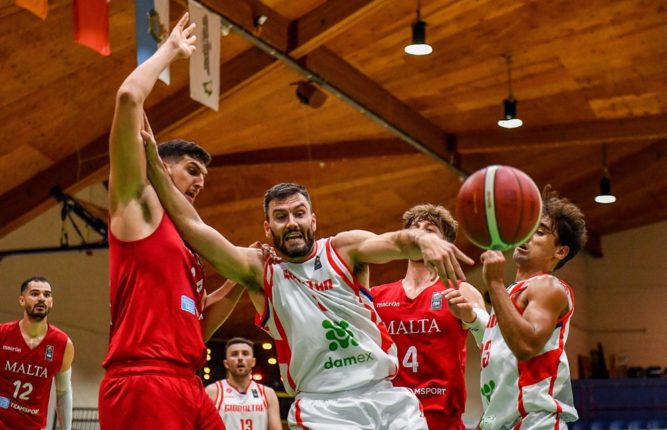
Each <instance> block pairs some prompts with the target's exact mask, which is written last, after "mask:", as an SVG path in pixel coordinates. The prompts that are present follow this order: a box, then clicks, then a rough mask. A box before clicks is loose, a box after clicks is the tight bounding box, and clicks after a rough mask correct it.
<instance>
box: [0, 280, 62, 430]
mask: <svg viewBox="0 0 667 430" xmlns="http://www.w3.org/2000/svg"><path fill="white" fill-rule="evenodd" d="M19 304H20V305H21V307H22V308H23V318H22V319H21V320H19V321H12V322H8V323H4V324H0V345H2V349H0V430H41V429H43V428H45V427H46V416H47V413H48V406H49V395H50V393H51V383H52V381H53V379H54V377H55V380H56V394H57V397H56V411H57V413H58V421H59V423H60V428H61V429H63V430H70V429H71V428H72V383H71V373H72V372H71V370H72V369H71V367H72V360H73V359H74V345H73V344H72V341H71V340H70V338H69V337H67V335H66V334H65V333H63V332H62V331H61V330H59V329H57V328H56V327H54V326H53V325H51V324H49V323H48V322H47V315H48V314H49V312H50V311H51V308H52V307H53V297H52V295H51V285H50V284H49V281H48V280H47V279H46V278H43V277H41V276H34V277H32V278H29V279H27V280H25V281H24V282H23V283H22V284H21V295H20V296H19Z"/></svg>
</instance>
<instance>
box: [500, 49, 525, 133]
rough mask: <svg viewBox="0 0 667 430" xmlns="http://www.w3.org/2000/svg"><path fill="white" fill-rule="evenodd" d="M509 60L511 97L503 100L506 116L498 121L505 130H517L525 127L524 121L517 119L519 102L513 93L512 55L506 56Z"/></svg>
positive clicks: (508, 70) (508, 71) (508, 75)
mask: <svg viewBox="0 0 667 430" xmlns="http://www.w3.org/2000/svg"><path fill="white" fill-rule="evenodd" d="M505 60H507V88H508V90H509V96H508V97H507V98H506V99H505V100H503V107H504V111H505V115H504V116H503V119H500V120H498V125H499V126H500V127H503V128H517V127H521V126H522V125H523V121H521V120H520V119H519V118H517V117H516V104H517V101H516V99H515V98H514V94H513V93H512V54H506V55H505Z"/></svg>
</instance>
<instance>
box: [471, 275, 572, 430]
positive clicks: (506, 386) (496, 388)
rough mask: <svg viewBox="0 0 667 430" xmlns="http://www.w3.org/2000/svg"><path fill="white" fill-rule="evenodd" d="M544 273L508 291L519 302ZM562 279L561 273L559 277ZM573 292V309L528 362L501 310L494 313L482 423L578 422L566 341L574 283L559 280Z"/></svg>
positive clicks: (541, 425)
mask: <svg viewBox="0 0 667 430" xmlns="http://www.w3.org/2000/svg"><path fill="white" fill-rule="evenodd" d="M545 276H549V277H552V276H551V275H544V274H540V275H537V276H533V277H531V278H528V279H526V280H524V281H521V282H518V283H515V284H512V285H510V286H509V287H508V289H507V292H508V294H509V296H510V298H511V299H512V302H513V303H514V304H515V306H516V297H517V296H518V295H519V294H520V293H521V292H522V291H523V290H525V289H526V287H527V286H528V285H529V284H530V283H531V282H534V281H536V280H538V279H542V278H543V277H545ZM556 279H557V278H556ZM557 281H559V282H560V285H561V286H562V287H563V289H564V290H565V292H566V294H567V297H568V305H569V311H568V312H567V314H565V316H563V317H562V318H561V319H559V320H558V323H557V324H556V327H554V330H553V332H552V333H551V336H550V337H549V340H548V341H547V343H546V344H545V345H544V348H542V351H541V352H540V353H539V354H537V355H536V356H534V357H533V358H531V359H529V360H526V361H518V360H517V359H516V357H515V356H514V354H513V353H512V351H511V350H510V349H509V347H508V346H507V343H506V342H505V339H504V338H503V335H502V333H501V331H500V327H499V326H498V322H497V319H496V316H495V312H493V311H492V312H491V317H490V319H489V323H488V324H487V326H486V330H485V332H484V339H483V340H482V352H481V361H482V363H481V365H482V372H481V375H480V386H481V394H482V406H483V408H484V416H483V417H482V420H481V422H480V427H481V428H482V429H484V430H490V429H493V430H499V429H517V430H518V429H531V430H536V429H561V428H567V427H566V425H565V422H570V421H576V420H577V418H578V416H577V411H576V409H575V408H574V403H573V400H572V387H571V383H570V366H569V364H568V361H567V356H566V354H565V350H564V346H565V342H566V341H567V336H568V333H569V330H570V319H571V317H572V313H573V311H574V294H573V293H572V288H571V287H570V286H569V285H568V284H567V283H565V282H564V281H562V280H560V279H557Z"/></svg>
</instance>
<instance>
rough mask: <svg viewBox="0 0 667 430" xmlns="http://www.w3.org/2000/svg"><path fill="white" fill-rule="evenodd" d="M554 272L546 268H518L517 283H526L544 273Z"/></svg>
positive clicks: (515, 279) (515, 278)
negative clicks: (527, 280)
mask: <svg viewBox="0 0 667 430" xmlns="http://www.w3.org/2000/svg"><path fill="white" fill-rule="evenodd" d="M551 272H552V270H549V269H548V268H545V267H517V269H516V276H515V277H514V281H515V282H520V281H525V280H526V279H528V278H532V277H533V276H535V275H540V274H542V273H551Z"/></svg>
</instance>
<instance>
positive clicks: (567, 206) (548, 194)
mask: <svg viewBox="0 0 667 430" xmlns="http://www.w3.org/2000/svg"><path fill="white" fill-rule="evenodd" d="M542 215H544V216H546V217H548V218H549V219H550V220H551V229H552V232H553V233H554V234H555V235H556V245H563V246H567V247H568V248H570V252H568V254H567V255H566V256H565V258H563V259H562V260H561V261H559V262H558V264H557V265H556V268H555V269H554V270H558V269H560V268H561V267H563V266H564V265H565V263H567V262H568V261H570V260H571V259H572V258H574V256H575V255H577V253H578V252H579V251H581V249H582V248H583V247H584V245H585V244H586V241H587V240H588V235H587V233H586V221H585V220H584V214H583V213H582V212H581V209H579V208H578V207H577V206H576V205H575V204H574V203H572V202H570V201H569V200H568V199H566V198H564V197H560V195H559V194H558V192H557V191H554V190H553V189H552V188H551V185H547V186H546V187H544V190H543V191H542Z"/></svg>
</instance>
